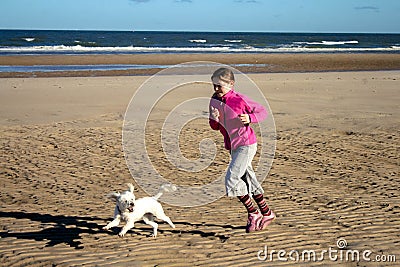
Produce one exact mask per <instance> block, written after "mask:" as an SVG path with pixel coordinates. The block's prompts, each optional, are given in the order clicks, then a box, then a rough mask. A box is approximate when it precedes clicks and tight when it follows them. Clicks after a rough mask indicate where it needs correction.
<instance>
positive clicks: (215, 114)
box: [210, 107, 219, 121]
mask: <svg viewBox="0 0 400 267" xmlns="http://www.w3.org/2000/svg"><path fill="white" fill-rule="evenodd" d="M210 115H211V118H212V119H213V120H215V121H219V110H218V109H217V108H214V107H211V114H210Z"/></svg>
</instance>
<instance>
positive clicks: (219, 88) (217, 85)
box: [213, 83, 222, 90]
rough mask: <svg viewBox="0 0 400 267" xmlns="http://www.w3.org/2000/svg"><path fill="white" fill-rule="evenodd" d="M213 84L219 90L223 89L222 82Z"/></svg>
mask: <svg viewBox="0 0 400 267" xmlns="http://www.w3.org/2000/svg"><path fill="white" fill-rule="evenodd" d="M213 86H214V89H218V90H221V88H222V85H220V84H215V83H214V84H213Z"/></svg>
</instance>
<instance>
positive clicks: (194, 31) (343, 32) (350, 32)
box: [0, 28, 400, 34]
mask: <svg viewBox="0 0 400 267" xmlns="http://www.w3.org/2000/svg"><path fill="white" fill-rule="evenodd" d="M0 30H2V31H3V30H10V31H99V32H100V31H103V32H181V33H184V32H187V33H322V34H323V33H338V34H400V32H353V31H210V30H208V31H205V30H134V29H132V30H128V29H122V30H116V29H44V28H42V29H40V28H39V29H38V28H34V29H29V28H26V29H23V28H0Z"/></svg>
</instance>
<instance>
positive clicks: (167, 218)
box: [157, 214, 175, 228]
mask: <svg viewBox="0 0 400 267" xmlns="http://www.w3.org/2000/svg"><path fill="white" fill-rule="evenodd" d="M157 218H159V219H160V220H163V221H164V222H167V223H168V224H169V225H170V226H171V227H172V228H175V225H174V224H173V223H172V221H171V219H170V218H169V217H168V216H167V215H165V214H164V216H163V217H161V218H160V217H157Z"/></svg>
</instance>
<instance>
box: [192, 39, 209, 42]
mask: <svg viewBox="0 0 400 267" xmlns="http://www.w3.org/2000/svg"><path fill="white" fill-rule="evenodd" d="M189 42H191V43H207V40H204V39H193V40H189Z"/></svg>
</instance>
